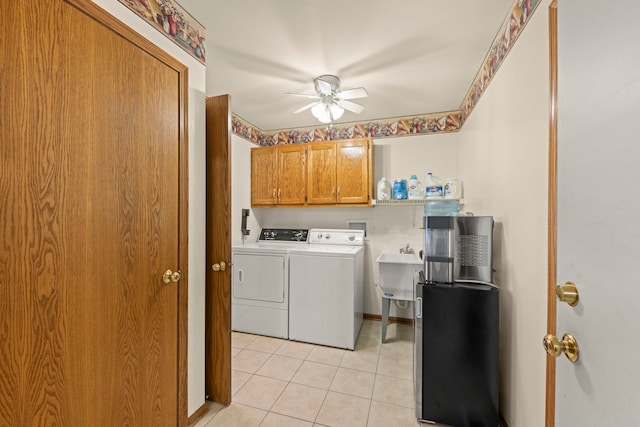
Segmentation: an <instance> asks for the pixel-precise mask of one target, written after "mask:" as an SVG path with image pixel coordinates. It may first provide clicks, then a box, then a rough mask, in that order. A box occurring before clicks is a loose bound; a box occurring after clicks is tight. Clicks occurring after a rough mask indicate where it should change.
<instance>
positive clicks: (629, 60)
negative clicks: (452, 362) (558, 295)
mask: <svg viewBox="0 0 640 427" xmlns="http://www.w3.org/2000/svg"><path fill="white" fill-rule="evenodd" d="M639 14H640V5H639V4H638V3H636V2H633V1H618V2H615V3H611V2H608V1H604V0H594V1H589V2H584V1H581V0H560V1H559V2H558V43H559V45H558V212H557V225H558V236H557V282H558V283H559V284H562V283H564V282H566V281H572V282H574V283H575V284H576V285H577V288H578V292H579V302H578V305H577V306H575V307H571V306H569V305H567V304H564V303H562V302H557V326H556V331H557V335H559V336H562V335H563V334H564V333H567V332H568V333H571V334H572V335H573V336H575V338H576V340H577V342H578V345H579V351H580V359H579V360H578V361H577V362H576V363H571V362H569V360H567V359H566V358H565V357H564V356H561V358H560V359H559V360H558V361H557V365H556V375H557V379H556V393H555V396H556V397H555V424H556V425H558V426H561V427H570V426H597V425H609V426H636V425H640V405H638V388H639V387H640V369H638V362H637V361H638V351H639V350H640V334H638V331H637V325H638V319H639V314H638V313H640V286H638V283H637V282H638V281H637V279H636V277H637V265H638V257H639V256H640V227H639V226H638V212H640V202H639V201H638V197H637V195H638V194H640V192H639V187H640V185H639V183H640V168H639V167H638V159H640V144H638V135H639V134H640V120H638V117H637V115H638V102H639V100H640V57H639V56H638V55H637V54H636V52H634V53H632V52H631V51H630V50H629V41H630V40H638V38H639V37H640V27H639V26H638V25H637V16H639ZM548 424H549V423H548ZM551 425H553V423H551Z"/></svg>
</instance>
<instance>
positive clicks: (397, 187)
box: [393, 179, 407, 200]
mask: <svg viewBox="0 0 640 427" xmlns="http://www.w3.org/2000/svg"><path fill="white" fill-rule="evenodd" d="M393 199H394V200H406V199H407V180H406V179H396V180H395V181H393Z"/></svg>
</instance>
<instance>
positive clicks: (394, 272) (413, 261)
mask: <svg viewBox="0 0 640 427" xmlns="http://www.w3.org/2000/svg"><path fill="white" fill-rule="evenodd" d="M376 262H377V263H378V270H379V272H380V288H381V289H382V293H383V296H384V298H390V299H400V300H413V278H414V275H415V273H416V272H417V271H422V269H423V263H422V260H421V259H420V257H418V255H416V254H406V253H404V254H403V253H398V252H382V253H381V254H380V256H378V258H377V259H376Z"/></svg>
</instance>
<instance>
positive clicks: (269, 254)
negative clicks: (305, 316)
mask: <svg viewBox="0 0 640 427" xmlns="http://www.w3.org/2000/svg"><path fill="white" fill-rule="evenodd" d="M307 237H308V230H301V229H275V228H269V229H267V228H265V229H262V231H261V232H260V237H259V238H258V241H257V242H256V243H248V244H244V245H235V246H233V247H232V257H233V268H232V272H233V273H232V274H233V279H232V284H231V286H232V295H231V329H232V330H234V331H238V332H248V333H252V334H259V335H267V336H272V337H278V338H289V251H290V250H291V249H292V248H294V247H297V246H305V247H306V246H307Z"/></svg>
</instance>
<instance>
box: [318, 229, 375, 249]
mask: <svg viewBox="0 0 640 427" xmlns="http://www.w3.org/2000/svg"><path fill="white" fill-rule="evenodd" d="M309 243H311V244H317V245H322V244H325V245H352V246H362V245H363V244H364V231H363V230H349V229H346V230H345V229H318V228H316V229H313V228H312V229H311V230H310V231H309Z"/></svg>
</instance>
